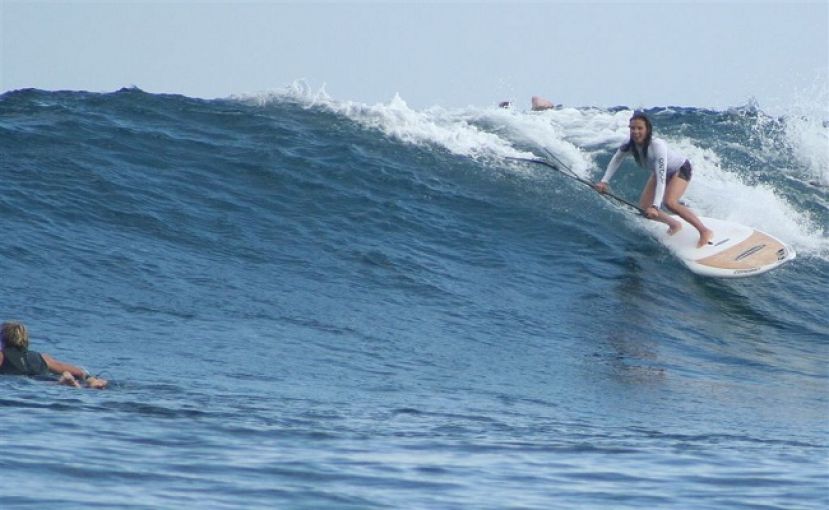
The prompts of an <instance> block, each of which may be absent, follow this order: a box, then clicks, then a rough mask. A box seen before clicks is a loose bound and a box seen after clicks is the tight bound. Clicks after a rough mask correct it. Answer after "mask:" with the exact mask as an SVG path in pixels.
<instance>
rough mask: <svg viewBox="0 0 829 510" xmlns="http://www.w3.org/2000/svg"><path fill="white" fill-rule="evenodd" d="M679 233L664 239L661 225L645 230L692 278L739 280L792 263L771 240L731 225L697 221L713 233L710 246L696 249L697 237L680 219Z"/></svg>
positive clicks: (649, 224) (792, 254)
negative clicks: (652, 235)
mask: <svg viewBox="0 0 829 510" xmlns="http://www.w3.org/2000/svg"><path fill="white" fill-rule="evenodd" d="M674 218H676V219H677V220H679V221H680V222H682V224H683V225H682V229H681V230H680V231H679V232H677V233H676V234H674V235H668V233H667V230H668V228H667V226H666V225H665V224H664V223H659V222H655V221H647V227H648V229H649V230H650V231H651V232H652V233H653V234H654V236H655V237H656V239H657V240H659V242H660V243H662V244H664V245H665V246H667V247H668V249H670V250H671V252H672V253H673V254H674V255H676V257H677V258H678V259H679V260H680V261H681V262H682V263H683V264H685V266H686V267H688V269H690V270H691V271H693V272H694V273H696V274H699V275H703V276H712V277H719V278H740V277H745V276H754V275H758V274H762V273H765V272H767V271H770V270H772V269H774V268H776V267H779V266H780V265H782V264H784V263H786V262H788V261H790V260H793V259H794V258H795V256H796V253H795V251H794V250H793V249H792V248H791V247H790V246H786V244H785V243H783V242H782V241H780V240H779V239H776V238H775V237H773V236H771V235H769V234H767V233H765V232H761V231H759V230H756V229H754V228H751V227H748V226H746V225H741V224H739V223H734V222H731V221H725V220H718V219H716V218H705V217H700V220H701V221H702V222H703V223H704V224H705V226H706V227H708V228H709V229H711V230H713V231H714V239H713V240H712V241H711V244H708V245H706V246H703V247H701V248H697V242H698V241H699V233H698V232H697V230H696V229H695V228H694V227H693V226H692V225H690V224H688V223H687V222H685V221H684V220H683V219H681V218H679V217H676V216H674Z"/></svg>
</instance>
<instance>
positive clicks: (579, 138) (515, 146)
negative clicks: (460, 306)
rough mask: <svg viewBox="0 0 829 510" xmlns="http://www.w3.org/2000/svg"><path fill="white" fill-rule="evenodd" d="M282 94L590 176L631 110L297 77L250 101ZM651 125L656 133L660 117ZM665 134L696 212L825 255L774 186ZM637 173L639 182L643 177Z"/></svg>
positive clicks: (444, 141) (805, 220)
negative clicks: (421, 93) (398, 90)
mask: <svg viewBox="0 0 829 510" xmlns="http://www.w3.org/2000/svg"><path fill="white" fill-rule="evenodd" d="M286 98H287V99H292V100H296V101H299V102H301V103H303V104H304V105H306V106H308V107H313V106H317V107H322V108H325V109H327V110H330V111H333V112H335V113H338V114H341V115H343V116H345V117H347V118H349V119H351V120H352V121H354V122H356V123H358V124H359V125H362V126H365V127H366V128H370V129H376V130H378V131H380V132H382V133H384V134H385V135H386V136H389V137H392V138H394V139H397V140H400V141H402V142H404V143H411V144H415V145H431V146H438V147H442V148H444V149H445V150H448V151H449V152H451V153H453V154H457V155H461V156H466V157H472V158H483V159H487V158H505V157H519V158H521V157H524V158H526V157H534V155H536V154H537V155H542V156H543V155H544V152H545V151H549V152H550V153H552V154H553V155H554V156H555V158H556V159H558V160H559V161H560V162H561V163H563V164H564V165H566V166H567V167H569V168H570V169H571V170H572V171H573V172H575V173H576V174H578V175H580V176H581V177H583V178H586V179H590V180H597V179H598V178H599V177H600V176H601V175H602V174H603V172H604V168H598V166H597V164H596V157H597V156H598V155H604V156H607V155H609V154H611V153H612V152H613V151H615V150H616V148H617V147H618V146H619V144H621V143H623V142H624V141H625V140H626V139H627V138H628V136H629V135H628V120H629V118H630V116H631V114H632V113H633V111H632V110H620V111H608V110H602V109H576V108H559V109H555V110H547V111H543V112H521V111H516V110H511V109H503V108H497V107H495V106H492V107H489V108H476V107H467V108H460V109H446V108H442V107H431V108H427V109H425V110H422V111H416V110H413V109H412V108H410V107H409V106H408V105H407V104H406V102H405V101H404V100H403V99H402V98H400V97H399V96H398V95H395V96H394V97H393V98H392V99H391V100H390V101H389V102H388V103H378V104H375V105H366V104H361V103H356V102H352V101H337V100H334V99H332V98H330V97H329V96H328V95H327V94H326V93H325V91H324V89H320V90H318V91H313V90H311V89H310V87H307V86H306V85H304V84H303V83H301V82H298V83H295V84H294V86H292V87H291V88H290V89H289V90H287V91H284V92H277V93H268V94H264V95H261V94H260V95H258V96H255V98H254V99H255V100H257V101H260V102H267V101H270V100H274V99H277V100H284V99H286ZM654 122H655V123H656V135H657V136H659V126H658V123H659V119H658V116H657V117H656V118H655V119H654ZM666 139H667V140H668V142H669V143H670V144H671V145H672V146H673V147H674V148H676V149H677V150H678V151H680V152H681V153H683V154H685V155H686V156H687V157H688V158H689V159H690V160H691V162H692V164H693V166H694V179H693V181H692V184H691V185H690V186H689V188H688V191H687V192H686V195H685V198H686V199H687V200H688V201H689V202H690V204H691V206H692V207H693V208H694V210H695V211H696V212H697V213H698V214H699V215H701V216H711V217H716V218H721V219H726V220H730V221H736V222H739V223H743V224H746V225H751V226H753V227H755V228H758V229H761V230H764V231H766V232H768V233H770V234H772V235H775V236H777V237H779V238H780V239H783V240H784V241H785V242H787V243H789V244H792V245H793V246H794V247H795V249H796V250H797V251H798V252H800V253H801V254H809V255H814V256H818V257H821V258H824V259H827V258H829V238H827V233H826V231H825V229H826V226H825V225H820V224H819V221H817V220H814V219H812V218H810V217H809V216H808V215H806V214H805V213H804V212H803V211H801V210H800V209H799V208H798V207H797V206H796V205H795V204H792V203H790V202H789V201H788V200H786V199H785V198H783V197H782V196H781V195H780V194H778V193H776V192H775V189H774V188H773V187H771V186H770V185H764V184H754V183H747V182H745V180H744V179H743V177H741V175H740V173H739V172H738V171H737V169H729V168H725V167H723V165H722V163H721V161H720V158H719V157H718V156H717V154H716V153H715V152H714V151H713V150H711V149H705V148H701V147H700V146H698V145H697V144H696V143H695V142H694V141H693V140H691V139H688V138H682V139H672V138H670V137H666ZM530 151H532V152H530ZM820 164H821V163H820V162H818V165H820ZM628 168H629V169H630V167H628ZM515 171H516V172H524V171H526V170H522V169H520V168H516V169H515ZM621 171H625V170H624V168H623V169H622V170H621ZM634 171H640V170H638V169H637V170H634ZM528 175H531V174H529V173H528ZM642 177H643V182H644V178H645V176H644V174H643V176H642ZM628 198H630V197H628ZM634 200H635V197H634Z"/></svg>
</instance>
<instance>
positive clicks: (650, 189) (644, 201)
mask: <svg viewBox="0 0 829 510" xmlns="http://www.w3.org/2000/svg"><path fill="white" fill-rule="evenodd" d="M655 192H656V179H655V178H654V177H653V176H652V175H651V177H650V179H648V183H647V184H645V188H644V189H643V190H642V195H641V196H640V197H639V207H640V208H642V209H647V208H648V207H650V206H652V205H653V194H654V193H655ZM657 212H658V215H657V217H656V218H654V219H655V220H656V221H661V222H662V223H665V224H666V225H668V234H669V235H674V234H676V233H677V232H679V230H680V229H681V228H682V223H680V222H678V221H676V220H675V219H673V218H671V217H670V216H668V215H667V214H665V213H664V212H662V210H661V209H657Z"/></svg>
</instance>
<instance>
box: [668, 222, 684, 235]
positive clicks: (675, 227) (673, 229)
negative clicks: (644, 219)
mask: <svg viewBox="0 0 829 510" xmlns="http://www.w3.org/2000/svg"><path fill="white" fill-rule="evenodd" d="M680 230H682V223H680V222H678V221H674V222H673V223H668V235H669V236H672V235H674V234H676V233H677V232H679V231H680Z"/></svg>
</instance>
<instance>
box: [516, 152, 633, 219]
mask: <svg viewBox="0 0 829 510" xmlns="http://www.w3.org/2000/svg"><path fill="white" fill-rule="evenodd" d="M545 152H547V154H548V155H550V157H552V158H553V159H555V160H556V161H557V162H558V165H555V164H553V163H550V162H549V161H547V160H545V159H540V158H538V159H533V158H513V157H507V159H512V160H515V161H526V162H527V163H538V164H539V165H544V166H546V167H549V168H552V169H553V170H555V171H556V172H558V173H560V174H562V175H564V176H566V177H569V178H571V179H573V180H575V181H578V182H580V183H581V184H584V185H585V186H588V187H590V188H591V189H594V190H595V189H596V188H595V187H594V186H593V183H592V182H590V181H588V180H587V179H582V178H581V177H579V176H578V175H576V174H575V172H573V170H571V169H570V168H568V167H567V166H566V165H564V164H562V163H561V161H560V160H559V159H558V158H557V157H555V156H554V155H553V154H552V153H551V152H549V151H547V150H545ZM559 166H560V167H562V168H565V169H566V171H565V170H562V169H561V168H559ZM601 195H602V196H603V197H606V198H608V199H610V200H615V201H616V202H618V203H620V204H622V205H624V206H627V207H629V208H631V209H633V210H635V211H636V212H637V213H639V214H641V215H642V216H645V210H644V209H642V208H641V207H639V206H638V205H636V204H634V203H632V202H628V201H627V200H625V199H624V198H622V197H619V196H616V195H614V194H613V193H610V192H605V193H601Z"/></svg>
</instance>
